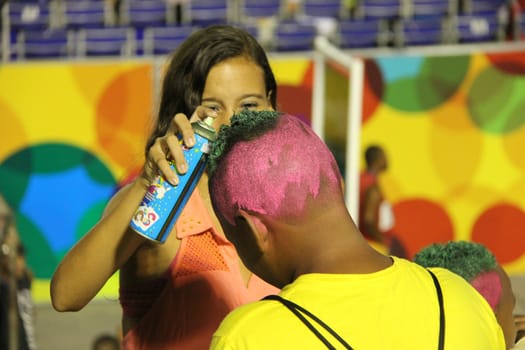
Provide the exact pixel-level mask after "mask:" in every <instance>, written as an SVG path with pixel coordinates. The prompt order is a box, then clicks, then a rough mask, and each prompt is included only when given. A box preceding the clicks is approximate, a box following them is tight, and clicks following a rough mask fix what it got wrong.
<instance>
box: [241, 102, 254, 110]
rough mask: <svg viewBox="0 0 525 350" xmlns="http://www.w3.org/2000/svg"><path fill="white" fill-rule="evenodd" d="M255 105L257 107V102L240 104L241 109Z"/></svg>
mask: <svg viewBox="0 0 525 350" xmlns="http://www.w3.org/2000/svg"><path fill="white" fill-rule="evenodd" d="M257 107H258V104H257V103H256V102H249V103H243V104H242V105H241V108H242V109H252V108H257Z"/></svg>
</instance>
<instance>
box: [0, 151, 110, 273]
mask: <svg viewBox="0 0 525 350" xmlns="http://www.w3.org/2000/svg"><path fill="white" fill-rule="evenodd" d="M0 186H1V187H0V189H1V193H2V195H3V196H4V198H5V199H6V201H7V203H8V204H9V205H10V206H11V208H12V210H13V212H14V213H15V217H16V224H17V229H18V232H19V234H20V237H21V240H22V242H23V244H24V245H25V247H26V251H27V262H28V265H29V266H30V268H31V269H32V270H33V272H34V274H35V276H36V277H38V278H44V279H48V278H51V276H52V274H53V272H54V270H55V268H56V266H57V264H58V263H59V262H60V260H61V259H62V257H63V256H64V254H65V253H66V252H67V251H68V250H69V249H70V248H71V247H72V246H73V245H74V244H75V243H76V241H77V240H78V239H79V238H80V237H81V236H82V235H83V234H84V233H85V232H87V230H88V229H89V228H90V227H91V226H93V225H94V224H95V223H96V222H97V221H98V219H99V218H100V215H101V214H102V210H103V208H104V207H105V204H106V203H107V201H108V200H109V198H110V197H111V195H112V194H113V193H114V190H115V188H116V186H117V181H116V180H115V177H114V176H113V174H112V173H111V171H110V170H109V168H108V167H107V166H106V165H105V164H104V162H103V161H101V160H100V159H99V158H97V157H96V156H95V155H93V154H92V153H90V152H88V151H86V150H84V149H81V148H78V147H75V146H72V145H68V144H60V143H44V144H37V145H32V146H31V147H28V148H25V149H22V150H20V151H18V152H16V153H14V154H13V155H11V156H10V157H8V158H7V159H5V160H4V161H3V162H2V163H1V164H0Z"/></svg>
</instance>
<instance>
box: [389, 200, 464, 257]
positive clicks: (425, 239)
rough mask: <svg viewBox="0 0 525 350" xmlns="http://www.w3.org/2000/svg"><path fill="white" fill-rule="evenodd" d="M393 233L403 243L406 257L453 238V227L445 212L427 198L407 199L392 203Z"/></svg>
mask: <svg viewBox="0 0 525 350" xmlns="http://www.w3.org/2000/svg"><path fill="white" fill-rule="evenodd" d="M393 209H394V215H395V220H396V224H395V227H394V234H395V235H396V236H397V237H398V238H399V240H400V241H401V243H402V244H403V246H404V248H405V250H406V253H407V258H408V259H412V258H413V256H414V255H415V254H416V253H417V252H418V251H419V250H421V249H422V248H424V247H426V246H428V245H430V244H432V243H439V242H448V241H450V240H452V239H453V238H454V228H453V225H452V221H451V220H450V218H449V216H448V214H447V212H446V211H445V210H444V209H443V208H442V207H441V206H440V205H439V204H438V203H436V202H432V201H430V200H427V199H407V200H403V201H400V202H398V203H396V204H395V205H394V208H393Z"/></svg>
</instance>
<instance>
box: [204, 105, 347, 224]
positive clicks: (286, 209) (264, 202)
mask: <svg viewBox="0 0 525 350" xmlns="http://www.w3.org/2000/svg"><path fill="white" fill-rule="evenodd" d="M255 116H256V115H255ZM252 122H253V120H252ZM232 125H233V119H232ZM255 125H256V123H255ZM321 193H324V194H325V196H323V198H332V199H333V198H336V196H338V197H339V198H342V189H341V175H340V173H339V168H338V167H337V163H336V161H335V159H334V157H333V155H332V153H331V151H330V149H329V148H328V147H327V146H326V144H325V143H324V142H323V141H322V140H321V139H320V138H319V137H318V136H317V135H316V134H315V133H314V132H313V130H312V129H311V128H310V127H309V126H308V125H306V124H305V123H304V122H302V121H301V120H300V119H299V118H297V117H294V116H292V115H287V114H283V115H281V116H280V117H279V120H278V122H277V124H276V126H275V127H274V128H273V129H271V130H269V131H267V132H265V133H263V134H262V135H261V136H258V137H255V138H253V139H251V140H246V141H239V142H237V143H234V144H233V145H231V148H230V149H229V151H228V152H227V153H226V154H224V156H223V158H222V159H221V160H220V162H219V163H218V164H217V168H216V170H215V171H214V173H213V175H212V176H211V178H210V194H211V197H212V201H213V205H214V208H215V210H216V211H217V212H218V213H220V214H221V215H222V216H223V217H224V218H225V219H226V220H227V221H228V222H229V223H230V224H232V225H234V224H235V216H236V214H237V211H238V210H239V209H243V210H247V211H249V212H255V213H260V214H265V215H269V216H271V217H275V218H290V219H294V218H299V217H301V215H303V214H304V213H305V209H306V207H307V204H308V203H309V199H312V198H317V197H318V196H319V195H320V194H321Z"/></svg>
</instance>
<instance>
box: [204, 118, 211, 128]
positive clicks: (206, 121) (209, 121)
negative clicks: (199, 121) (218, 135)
mask: <svg viewBox="0 0 525 350" xmlns="http://www.w3.org/2000/svg"><path fill="white" fill-rule="evenodd" d="M204 123H206V124H207V125H209V126H212V125H213V118H212V117H206V119H204Z"/></svg>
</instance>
